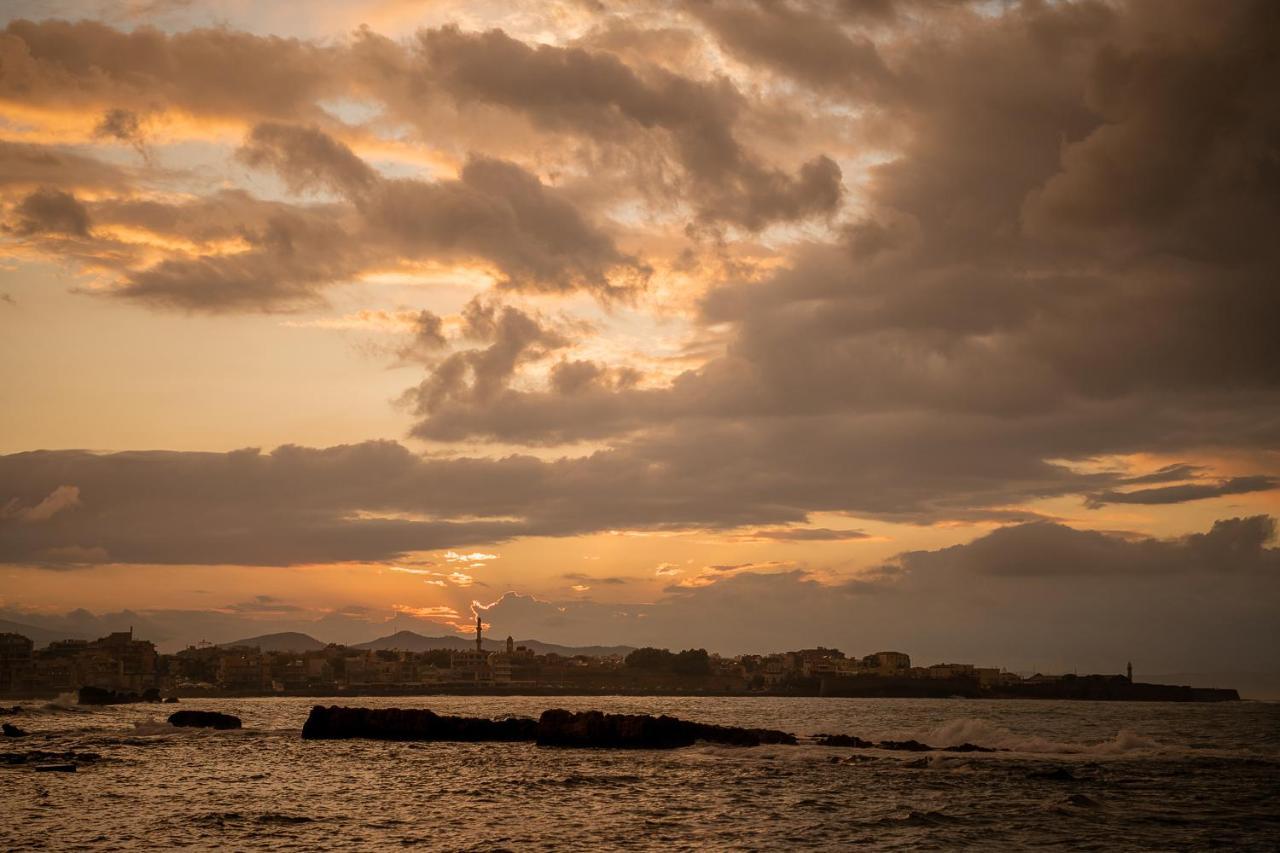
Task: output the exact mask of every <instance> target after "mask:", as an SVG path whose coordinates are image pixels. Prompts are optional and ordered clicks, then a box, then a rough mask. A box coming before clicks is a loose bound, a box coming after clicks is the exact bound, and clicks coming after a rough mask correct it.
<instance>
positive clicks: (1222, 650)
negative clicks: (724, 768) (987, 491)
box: [485, 517, 1280, 672]
mask: <svg viewBox="0 0 1280 853" xmlns="http://www.w3.org/2000/svg"><path fill="white" fill-rule="evenodd" d="M1274 531H1275V522H1274V520H1273V519H1270V518H1267V517H1257V518H1247V519H1228V520H1223V521H1219V522H1217V523H1216V524H1215V525H1214V526H1213V528H1212V529H1211V530H1210V531H1209V532H1207V533H1198V534H1192V535H1189V536H1185V537H1180V538H1177V539H1172V540H1159V539H1150V538H1142V537H1124V536H1117V535H1113V534H1105V533H1099V532H1097V531H1076V530H1071V529H1070V528H1062V527H1060V526H1056V525H1043V524H1040V523H1033V524H1030V525H1019V526H1015V527H1012V528H1005V529H1002V530H998V531H995V532H993V533H991V534H988V535H987V536H983V537H979V538H978V539H976V540H974V541H973V542H971V543H969V544H966V545H959V546H955V547H952V548H944V549H940V550H937V551H914V552H907V553H905V554H902V555H899V556H898V557H897V558H895V560H894V561H893V562H892V563H891V564H890V565H888V566H886V567H884V568H883V569H882V570H881V571H879V572H873V573H870V574H866V575H859V576H854V577H852V578H850V579H848V580H847V581H842V582H835V583H821V582H819V581H817V580H816V579H815V578H813V577H812V576H810V575H808V574H807V573H805V572H804V571H801V570H791V571H782V572H770V573H760V572H750V571H747V572H742V573H738V574H734V575H731V576H730V577H727V578H725V579H723V580H721V581H720V582H719V583H715V584H710V585H705V586H700V587H696V588H672V589H671V590H670V591H669V592H668V593H667V594H666V595H665V596H664V597H662V598H661V599H659V600H657V601H654V602H651V603H647V604H629V605H623V604H615V603H609V602H601V601H574V600H566V601H542V600H539V599H537V598H534V597H531V596H527V595H521V594H518V593H507V594H505V595H503V596H502V597H501V598H500V599H498V600H497V601H496V602H494V603H493V604H492V605H490V606H488V607H487V608H486V609H485V619H486V621H487V622H490V623H492V625H493V626H494V630H495V631H497V632H499V633H512V634H515V635H517V636H536V637H539V638H554V641H556V642H564V643H585V642H620V643H626V644H630V645H657V646H665V647H669V648H689V647H705V648H708V649H711V650H713V651H720V652H722V653H727V654H732V653H739V652H756V653H760V652H769V651H776V650H778V649H793V648H805V647H813V646H817V645H824V646H828V647H831V646H834V647H838V648H840V649H842V650H844V651H845V652H846V653H851V654H866V653H868V652H871V651H875V650H877V649H883V648H902V649H905V650H908V651H909V652H910V653H911V654H912V656H913V658H914V659H915V660H916V661H918V662H920V663H924V664H928V663H933V662H937V661H942V660H963V661H972V662H976V663H979V664H985V665H991V666H1002V665H1004V666H1009V667H1011V668H1015V669H1033V668H1038V669H1042V670H1046V671H1064V670H1067V671H1069V670H1070V669H1071V668H1072V667H1073V666H1079V667H1080V669H1081V671H1082V672H1086V671H1100V672H1114V671H1119V670H1120V669H1122V667H1123V662H1124V661H1125V660H1127V659H1133V660H1139V661H1143V665H1144V666H1150V667H1170V666H1175V667H1176V666H1178V665H1179V664H1181V663H1185V662H1188V661H1193V660H1194V661H1196V665H1197V666H1198V667H1208V669H1210V670H1215V669H1216V670H1221V669H1222V668H1223V667H1222V665H1221V663H1220V656H1221V655H1223V654H1227V655H1230V656H1232V661H1233V663H1232V667H1233V668H1238V669H1247V668H1249V667H1257V668H1260V669H1266V668H1267V667H1269V666H1270V665H1271V664H1270V663H1269V661H1270V656H1271V655H1272V653H1273V650H1274V648H1275V632H1274V620H1273V615H1272V613H1271V608H1270V607H1269V602H1270V601H1271V600H1273V597H1274V594H1275V593H1276V592H1278V591H1280V550H1277V549H1276V548H1274V547H1267V544H1266V543H1267V542H1268V541H1271V540H1272V539H1273V538H1274ZM1060 546H1065V547H1066V548H1067V550H1068V554H1067V555H1064V556H1063V557H1061V558H1054V557H1052V556H1051V555H1052V554H1053V553H1054V550H1053V549H1055V548H1057V547H1060ZM1032 555H1034V559H1035V560H1036V561H1037V563H1042V562H1043V561H1044V560H1045V559H1046V555H1049V565H1048V566H1047V567H1045V568H1040V569H1036V568H1035V567H1034V566H1028V565H1027V562H1026V561H1027V560H1028V559H1029V558H1031V556H1032ZM1010 567H1015V570H1014V571H1010V570H1009V569H1010ZM1264 602H1265V603H1264ZM1134 613H1142V614H1143V618H1141V619H1135V618H1133V614H1134ZM1224 614H1230V616H1229V617H1227V619H1226V621H1224V620H1223V616H1224ZM1157 671H1158V670H1157Z"/></svg>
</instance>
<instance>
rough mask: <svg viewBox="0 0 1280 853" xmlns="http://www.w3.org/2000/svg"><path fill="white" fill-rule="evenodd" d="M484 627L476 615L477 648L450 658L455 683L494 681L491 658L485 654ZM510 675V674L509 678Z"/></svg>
mask: <svg viewBox="0 0 1280 853" xmlns="http://www.w3.org/2000/svg"><path fill="white" fill-rule="evenodd" d="M483 631H484V626H483V625H482V624H481V623H480V614H479V613H477V614H476V647H475V649H464V650H462V651H458V652H454V653H453V654H452V655H450V656H449V667H450V669H452V670H453V673H452V675H453V680H454V681H474V682H476V683H477V684H480V683H485V682H490V681H492V680H493V677H492V675H491V674H490V670H489V656H488V655H487V654H485V652H484V634H483ZM509 677H510V675H509V674H508V678H509Z"/></svg>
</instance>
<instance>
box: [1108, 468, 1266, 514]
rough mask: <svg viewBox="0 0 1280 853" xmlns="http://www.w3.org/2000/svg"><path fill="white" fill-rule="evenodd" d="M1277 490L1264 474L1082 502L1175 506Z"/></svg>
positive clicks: (1166, 487)
mask: <svg viewBox="0 0 1280 853" xmlns="http://www.w3.org/2000/svg"><path fill="white" fill-rule="evenodd" d="M1277 487H1280V480H1277V479H1276V478H1275V477H1269V476H1264V475H1258V476H1252V477H1232V478H1231V479H1229V480H1222V481H1220V482H1217V483H1186V484H1183V485H1178V486H1160V487H1158V488H1151V489H1134V490H1132V491H1127V492H1120V491H1106V492H1098V493H1097V494H1092V495H1089V496H1088V497H1087V498H1086V499H1085V502H1086V504H1087V505H1088V506H1090V507H1101V506H1106V505H1107V504H1147V505H1158V504H1177V503H1186V502H1187V501H1201V500H1206V499H1208V498H1218V497H1223V496H1224V495H1244V494H1249V493H1250V492H1267V491H1271V490H1272V489H1275V488H1277Z"/></svg>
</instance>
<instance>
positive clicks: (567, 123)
mask: <svg viewBox="0 0 1280 853" xmlns="http://www.w3.org/2000/svg"><path fill="white" fill-rule="evenodd" d="M419 39H420V41H421V45H422V50H423V53H424V56H425V57H426V62H427V67H428V68H429V69H430V74H431V76H432V77H433V78H434V79H435V80H436V82H437V83H438V84H439V85H440V86H441V87H442V88H443V89H444V90H445V91H446V92H448V93H450V94H451V95H452V96H453V97H454V98H455V99H457V100H458V101H459V102H460V103H462V104H464V105H465V104H467V103H471V102H479V103H491V104H497V105H501V106H503V107H506V108H508V109H511V110H515V111H518V112H520V113H522V114H525V115H527V116H529V117H530V118H531V120H533V121H534V122H535V123H536V124H538V125H540V126H543V127H547V128H550V129H554V130H572V131H575V132H578V133H582V134H585V135H587V136H588V137H591V138H594V139H597V140H600V141H603V142H607V143H612V144H623V143H625V142H626V141H627V139H628V137H630V136H633V135H635V134H638V133H647V132H650V131H653V130H665V131H667V132H668V133H670V134H671V136H672V138H673V140H674V148H675V156H676V158H677V159H678V161H679V163H680V165H681V167H682V168H683V169H684V171H685V173H686V174H687V176H688V179H689V181H690V183H691V189H692V193H690V198H691V201H692V203H693V204H694V205H695V206H696V207H697V209H698V210H699V212H700V215H701V216H702V217H703V218H704V219H707V220H710V221H726V222H730V223H734V224H737V225H741V226H744V227H746V228H749V229H753V230H755V229H760V228H763V227H765V226H766V225H768V224H770V223H771V222H777V221H792V220H798V219H804V218H807V217H810V216H815V215H823V214H830V213H832V212H834V210H835V209H836V207H837V205H838V203H839V201H840V198H841V195H842V187H841V172H840V169H839V167H838V166H837V165H836V164H835V162H834V161H832V160H831V159H829V158H827V157H825V156H818V157H814V158H812V159H810V160H808V161H807V162H806V163H804V164H803V165H802V166H801V167H800V169H799V170H798V172H796V173H795V174H794V175H790V174H787V173H786V172H783V171H781V170H779V169H776V168H772V167H769V166H766V165H763V164H761V163H760V162H758V160H757V159H755V158H754V157H753V156H752V155H751V154H750V153H748V152H747V151H746V149H745V148H744V147H743V146H742V144H741V143H740V142H739V141H738V140H737V139H736V138H735V136H734V134H733V124H734V121H735V119H736V117H737V115H738V113H739V112H740V111H741V110H742V109H744V107H745V103H744V101H743V99H742V97H741V95H740V94H739V93H738V92H737V91H736V90H735V89H734V88H733V86H732V85H731V84H730V83H728V82H727V81H723V80H722V81H719V82H716V83H704V82H699V81H695V80H692V79H689V78H686V77H682V76H679V75H677V74H673V73H671V72H669V71H666V70H663V69H657V68H654V69H648V71H647V73H646V74H644V75H642V74H641V73H640V72H639V71H637V70H636V69H633V68H632V67H630V66H628V65H627V64H625V63H623V62H622V61H621V60H619V59H618V58H617V57H616V56H613V55H610V54H607V53H602V52H592V51H587V50H584V49H582V48H564V47H554V46H551V45H538V46H536V47H534V46H530V45H528V44H526V43H524V42H522V41H519V40H517V39H514V38H512V37H510V36H508V35H507V34H506V33H504V32H503V31H501V30H490V31H488V32H485V33H464V32H462V31H461V30H459V29H458V28H457V27H443V28H439V29H433V30H425V31H423V32H422V33H420V34H419Z"/></svg>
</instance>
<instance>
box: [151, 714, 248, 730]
mask: <svg viewBox="0 0 1280 853" xmlns="http://www.w3.org/2000/svg"><path fill="white" fill-rule="evenodd" d="M169 725H171V726H178V727H179V728H198V729H238V728H240V718H239V717H233V716H231V715H230V714H222V713H219V712H218V711H176V712H174V713H172V714H170V715H169Z"/></svg>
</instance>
